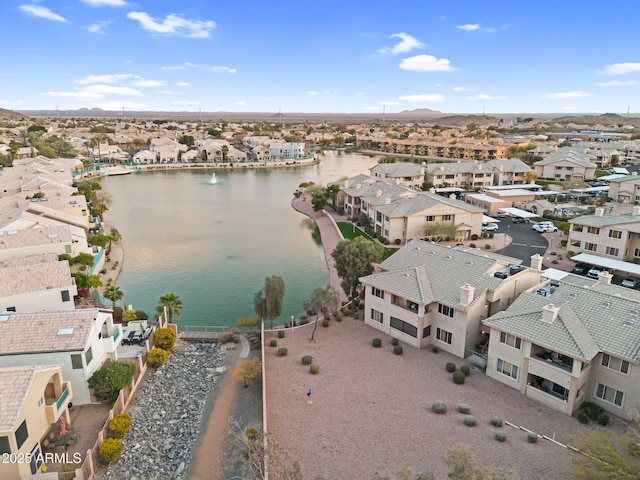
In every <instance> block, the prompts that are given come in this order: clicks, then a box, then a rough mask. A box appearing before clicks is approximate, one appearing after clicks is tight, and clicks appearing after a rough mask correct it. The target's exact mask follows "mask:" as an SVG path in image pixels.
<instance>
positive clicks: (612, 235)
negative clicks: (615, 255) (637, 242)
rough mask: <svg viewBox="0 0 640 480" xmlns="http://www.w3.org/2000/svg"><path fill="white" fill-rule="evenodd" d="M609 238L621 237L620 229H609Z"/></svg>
mask: <svg viewBox="0 0 640 480" xmlns="http://www.w3.org/2000/svg"><path fill="white" fill-rule="evenodd" d="M609 237H610V238H622V230H609Z"/></svg>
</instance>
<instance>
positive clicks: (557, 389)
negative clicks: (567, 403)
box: [551, 383, 569, 400]
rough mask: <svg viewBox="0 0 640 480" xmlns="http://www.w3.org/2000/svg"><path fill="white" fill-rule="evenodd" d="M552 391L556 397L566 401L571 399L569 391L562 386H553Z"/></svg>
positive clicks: (555, 384)
mask: <svg viewBox="0 0 640 480" xmlns="http://www.w3.org/2000/svg"><path fill="white" fill-rule="evenodd" d="M551 391H552V392H553V393H554V395H555V396H556V397H560V398H563V399H564V400H566V399H567V398H569V390H568V389H566V388H564V387H563V386H561V385H558V384H557V383H554V384H553V387H551Z"/></svg>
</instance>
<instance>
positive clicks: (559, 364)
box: [531, 353, 573, 373]
mask: <svg viewBox="0 0 640 480" xmlns="http://www.w3.org/2000/svg"><path fill="white" fill-rule="evenodd" d="M531 357H533V358H536V359H538V360H540V361H541V362H544V363H546V364H547V365H551V366H553V367H556V368H559V369H561V370H564V371H565V372H569V373H571V372H572V371H573V358H569V359H568V361H565V360H564V359H563V360H557V359H551V358H549V357H548V355H546V354H543V353H540V354H532V355H531Z"/></svg>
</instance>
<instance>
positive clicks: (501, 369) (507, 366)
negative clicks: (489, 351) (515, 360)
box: [496, 358, 518, 380]
mask: <svg viewBox="0 0 640 480" xmlns="http://www.w3.org/2000/svg"><path fill="white" fill-rule="evenodd" d="M496 371H497V372H498V373H502V374H503V375H506V376H507V377H511V378H513V379H514V380H517V379H518V367H517V366H516V365H512V364H511V363H509V362H505V361H504V360H502V359H501V358H499V359H498V365H497V368H496Z"/></svg>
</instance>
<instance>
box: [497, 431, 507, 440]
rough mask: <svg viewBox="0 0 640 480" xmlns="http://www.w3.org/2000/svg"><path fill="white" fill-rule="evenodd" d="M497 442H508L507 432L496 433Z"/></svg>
mask: <svg viewBox="0 0 640 480" xmlns="http://www.w3.org/2000/svg"><path fill="white" fill-rule="evenodd" d="M496 440H497V441H499V442H506V441H507V432H505V431H504V430H498V431H497V432H496Z"/></svg>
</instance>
